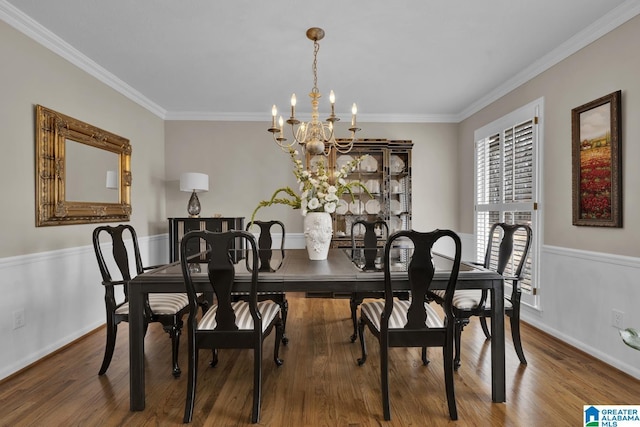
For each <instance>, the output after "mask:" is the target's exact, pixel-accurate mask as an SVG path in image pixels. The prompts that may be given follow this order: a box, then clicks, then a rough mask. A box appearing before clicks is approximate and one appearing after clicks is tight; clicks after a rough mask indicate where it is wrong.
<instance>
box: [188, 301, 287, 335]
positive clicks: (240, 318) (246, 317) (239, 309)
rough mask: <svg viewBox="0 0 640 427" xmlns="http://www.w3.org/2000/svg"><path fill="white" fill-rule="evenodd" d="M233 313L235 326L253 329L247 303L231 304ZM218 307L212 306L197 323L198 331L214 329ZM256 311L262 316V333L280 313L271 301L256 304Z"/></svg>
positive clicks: (241, 328) (278, 308)
mask: <svg viewBox="0 0 640 427" xmlns="http://www.w3.org/2000/svg"><path fill="white" fill-rule="evenodd" d="M231 307H232V308H233V311H235V313H236V325H237V326H238V329H240V330H251V329H253V318H252V317H251V312H250V311H249V303H248V302H246V301H237V302H233V303H231ZM217 311H218V305H217V304H214V305H213V307H211V308H210V309H209V310H208V311H207V312H206V313H205V315H204V316H202V319H201V320H200V322H199V323H198V330H213V329H215V328H216V325H217V322H216V313H217ZM258 311H259V312H260V314H261V315H262V332H264V331H265V330H266V329H267V327H268V326H269V324H270V323H271V322H272V321H273V319H274V318H275V317H276V316H277V315H278V313H279V312H280V306H279V305H278V304H276V303H275V302H272V301H261V302H259V303H258Z"/></svg>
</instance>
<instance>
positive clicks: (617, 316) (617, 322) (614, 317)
mask: <svg viewBox="0 0 640 427" xmlns="http://www.w3.org/2000/svg"><path fill="white" fill-rule="evenodd" d="M623 323H624V313H623V312H621V311H620V310H611V326H613V327H615V328H618V329H622V325H623Z"/></svg>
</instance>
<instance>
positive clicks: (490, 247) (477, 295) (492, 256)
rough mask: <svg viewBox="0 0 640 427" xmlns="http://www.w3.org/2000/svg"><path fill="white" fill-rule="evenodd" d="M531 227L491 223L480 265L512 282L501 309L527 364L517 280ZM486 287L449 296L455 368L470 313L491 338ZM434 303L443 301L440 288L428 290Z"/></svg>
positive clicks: (489, 306)
mask: <svg viewBox="0 0 640 427" xmlns="http://www.w3.org/2000/svg"><path fill="white" fill-rule="evenodd" d="M531 235H532V232H531V227H529V226H528V225H526V224H507V223H504V222H499V223H495V224H493V225H492V226H491V228H490V229H489V234H488V241H487V249H486V251H485V257H484V262H483V263H482V264H479V265H482V266H483V267H484V268H487V269H489V270H492V271H495V272H497V273H499V274H501V275H502V276H503V278H504V280H505V281H509V282H512V289H511V295H508V296H505V301H504V311H505V314H506V315H507V316H508V317H509V320H510V325H511V337H512V340H513V346H514V348H515V351H516V354H517V355H518V359H520V363H521V364H523V365H526V364H527V359H526V358H525V356H524V351H523V349H522V339H521V336H520V301H521V297H522V288H521V286H520V282H521V281H522V278H523V270H524V267H525V265H526V262H527V257H528V254H529V249H530V247H531ZM487 296H488V290H486V289H484V290H480V289H465V290H459V291H456V293H455V295H454V297H453V310H454V312H455V314H456V335H455V339H456V356H455V360H454V364H455V365H454V366H455V369H458V368H459V367H460V363H461V362H460V359H461V358H460V351H461V336H462V330H463V329H464V327H465V326H466V325H468V324H469V321H470V318H471V317H472V316H478V317H479V318H480V324H481V326H482V330H483V332H484V334H485V336H486V337H487V338H491V334H490V332H489V328H488V327H487V320H486V319H487V318H491V303H490V301H489V300H488V298H487ZM429 297H433V299H435V301H436V302H438V303H442V302H443V294H442V292H441V291H434V292H432V293H430V295H429Z"/></svg>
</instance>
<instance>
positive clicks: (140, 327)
mask: <svg viewBox="0 0 640 427" xmlns="http://www.w3.org/2000/svg"><path fill="white" fill-rule="evenodd" d="M434 265H435V267H436V273H435V276H434V281H433V284H432V288H433V289H444V286H446V277H448V276H447V275H446V272H447V271H450V269H451V260H450V259H449V258H447V257H445V256H439V255H436V256H434ZM203 267H204V266H203ZM193 277H194V281H195V283H196V286H202V288H201V289H199V290H201V291H205V290H206V284H207V283H208V278H207V274H206V268H202V273H198V274H194V275H193ZM391 278H392V283H393V287H394V289H398V290H406V289H408V277H407V273H406V271H403V269H402V268H398V269H397V271H393V272H392V274H391ZM249 282H250V273H249V271H248V269H247V266H246V265H245V261H244V260H241V261H240V262H239V263H238V264H237V267H236V283H235V286H237V288H238V291H248V290H249ZM258 283H259V288H260V290H261V291H286V292H341V293H344V292H360V291H362V292H366V291H383V290H384V273H383V272H382V271H363V270H362V269H360V268H358V267H357V266H356V265H355V264H354V263H353V262H352V261H351V258H350V256H349V254H348V253H347V251H346V250H344V249H337V248H336V249H331V250H330V251H329V256H328V258H327V259H326V260H323V261H311V260H309V258H308V255H307V251H306V250H304V249H292V250H291V249H290V250H287V251H286V255H285V257H284V259H283V260H282V263H281V265H280V267H279V268H278V269H277V270H275V271H271V272H262V271H261V272H260V273H259V275H258ZM457 289H489V290H490V298H491V307H492V308H493V311H492V316H491V337H492V338H491V397H492V400H493V401H494V402H504V401H505V393H506V388H505V343H504V340H505V337H504V285H503V280H502V276H500V275H499V274H497V273H495V272H492V271H490V270H487V269H484V268H482V267H479V266H477V265H473V264H469V263H463V264H462V265H461V267H460V273H459V275H458V283H457ZM184 291H185V285H184V280H183V277H182V271H181V267H180V263H179V262H177V263H172V264H168V265H166V266H163V267H159V268H157V269H154V270H151V271H149V272H146V273H144V274H141V275H139V276H137V277H136V278H135V279H133V280H132V281H131V282H130V285H129V393H130V409H131V410H132V411H141V410H143V409H144V408H145V369H144V295H145V294H147V293H157V292H160V293H163V292H184ZM354 363H355V362H354Z"/></svg>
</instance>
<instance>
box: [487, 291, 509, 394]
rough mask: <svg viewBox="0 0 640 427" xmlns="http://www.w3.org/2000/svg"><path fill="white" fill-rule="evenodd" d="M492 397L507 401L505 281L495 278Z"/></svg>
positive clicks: (492, 315)
mask: <svg viewBox="0 0 640 427" xmlns="http://www.w3.org/2000/svg"><path fill="white" fill-rule="evenodd" d="M491 307H492V310H491V399H492V400H493V401H494V402H505V401H506V385H505V383H506V379H505V361H504V360H505V356H504V351H505V350H504V282H503V281H502V280H494V282H493V286H492V287H491Z"/></svg>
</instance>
